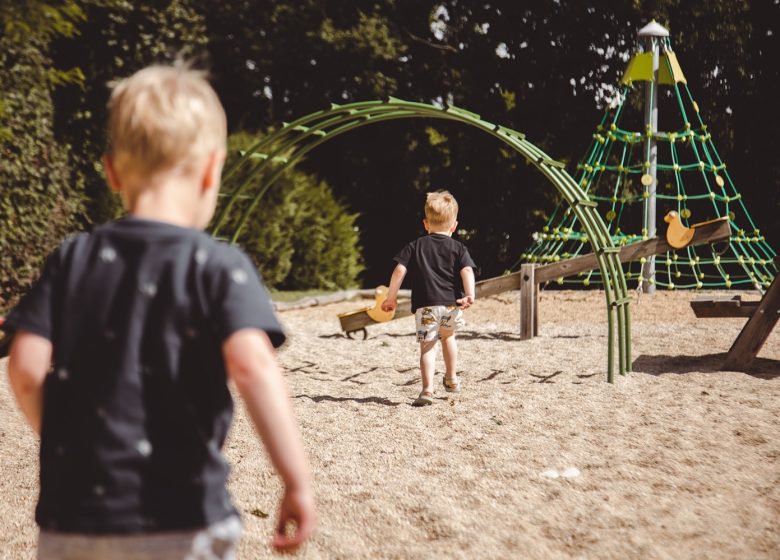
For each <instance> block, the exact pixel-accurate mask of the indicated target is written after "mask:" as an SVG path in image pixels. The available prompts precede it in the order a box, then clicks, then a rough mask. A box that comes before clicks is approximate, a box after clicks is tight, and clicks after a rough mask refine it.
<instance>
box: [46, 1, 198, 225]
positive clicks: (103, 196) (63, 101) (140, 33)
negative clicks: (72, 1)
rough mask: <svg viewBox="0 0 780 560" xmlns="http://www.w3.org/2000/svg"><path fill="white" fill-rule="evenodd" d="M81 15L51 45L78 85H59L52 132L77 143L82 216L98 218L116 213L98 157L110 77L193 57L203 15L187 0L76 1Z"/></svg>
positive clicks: (97, 220) (103, 146)
mask: <svg viewBox="0 0 780 560" xmlns="http://www.w3.org/2000/svg"><path fill="white" fill-rule="evenodd" d="M78 4H79V6H80V9H81V10H82V12H83V14H84V18H83V20H82V21H80V22H79V23H78V26H77V32H78V36H77V37H75V38H62V39H60V40H59V41H57V42H56V43H55V49H54V51H55V61H56V63H57V66H60V67H75V68H77V69H78V71H79V72H80V73H81V75H82V76H83V77H84V78H83V80H82V81H81V83H80V84H77V85H73V86H71V87H65V88H60V89H59V90H58V91H57V92H56V95H55V101H56V103H57V105H58V107H60V108H61V109H62V110H61V111H59V112H58V114H57V120H56V123H55V124H56V131H57V134H58V136H59V137H61V138H63V140H64V141H66V142H68V143H71V144H73V145H74V146H78V151H77V152H75V153H74V154H73V158H74V162H75V165H74V172H75V174H76V176H77V177H78V180H79V181H80V182H82V183H83V184H84V190H85V192H86V193H87V196H88V204H87V217H88V220H89V221H90V222H94V223H102V222H105V221H106V220H109V219H112V218H114V217H116V216H117V215H118V214H119V213H120V212H121V207H120V205H119V202H118V199H117V198H116V197H115V196H114V195H112V194H111V193H110V192H109V190H108V189H107V188H106V185H105V180H104V178H103V169H102V166H101V164H100V158H101V156H102V154H103V153H104V152H105V150H106V140H105V125H106V121H107V111H106V104H107V102H108V95H109V88H108V86H107V84H108V83H109V82H111V81H112V80H114V79H117V78H123V77H126V76H129V75H130V74H132V73H133V72H135V71H136V70H139V69H141V68H143V67H144V66H147V65H149V64H152V63H155V62H157V63H160V62H166V61H171V60H173V59H174V58H175V57H176V56H178V55H181V56H184V57H194V56H195V55H196V54H197V53H198V49H199V48H202V47H203V46H204V45H205V43H206V37H205V28H204V24H203V17H202V16H201V15H200V14H199V13H198V12H197V11H196V10H195V9H194V8H193V7H192V4H193V2H190V1H189V0H168V1H165V2H159V3H146V2H131V1H129V0H79V1H78Z"/></svg>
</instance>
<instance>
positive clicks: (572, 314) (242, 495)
mask: <svg viewBox="0 0 780 560" xmlns="http://www.w3.org/2000/svg"><path fill="white" fill-rule="evenodd" d="M693 297H694V294H691V293H680V292H672V293H669V292H665V293H658V294H657V295H655V296H653V297H648V296H644V297H643V298H642V300H641V302H639V303H638V304H636V305H633V306H632V312H633V318H634V333H633V343H634V372H633V373H631V374H630V375H628V376H626V377H623V378H618V379H617V381H616V383H615V384H614V385H609V384H607V383H606V373H605V371H606V313H605V311H604V309H605V304H604V298H603V294H602V293H599V292H566V291H564V292H543V293H542V297H541V311H540V313H541V336H539V337H538V338H536V339H534V340H532V341H520V340H519V334H518V326H517V325H518V323H519V303H518V298H519V294H517V293H507V294H503V295H501V296H498V297H493V298H489V299H486V300H483V301H479V302H477V304H476V305H475V306H474V307H473V308H472V309H471V310H469V311H468V312H467V320H468V321H469V324H468V326H467V327H466V329H465V331H464V332H463V333H462V335H461V336H460V349H461V361H460V364H461V365H460V368H459V369H461V370H462V377H463V380H464V381H463V387H464V390H463V392H462V393H460V394H458V395H455V396H452V395H449V396H445V393H444V392H443V391H442V390H441V389H439V390H438V391H437V394H436V398H435V403H434V405H433V406H430V407H426V408H422V409H416V408H412V407H411V406H410V404H411V402H412V400H413V398H414V397H415V396H416V395H417V393H418V391H419V382H418V369H417V359H418V356H417V345H416V342H415V340H414V338H413V334H412V332H413V330H414V323H413V319H411V318H405V319H402V320H398V321H393V322H391V323H387V324H383V325H379V326H375V327H372V328H370V329H369V338H368V340H366V341H365V342H363V341H355V340H348V339H346V338H345V337H344V336H342V335H341V334H340V330H339V324H338V321H337V319H336V314H337V313H339V312H342V311H345V310H350V309H354V308H355V307H360V306H361V305H365V304H364V303H363V302H345V303H339V304H333V305H328V306H323V307H318V308H310V309H305V310H300V311H287V312H284V313H282V314H281V317H282V320H283V322H284V323H285V325H286V327H287V329H288V331H289V334H290V342H289V343H288V344H287V345H286V347H285V348H284V349H283V350H282V351H281V352H280V360H281V362H282V364H283V365H284V368H285V370H286V375H287V379H288V382H289V385H290V390H291V394H292V397H293V403H294V406H295V410H296V413H297V416H298V419H299V421H300V424H301V429H302V431H303V436H304V439H305V442H306V447H307V449H308V451H309V453H310V457H311V461H312V466H313V469H314V473H315V477H316V479H315V484H316V492H317V499H318V504H319V514H320V525H319V530H318V533H317V535H316V537H315V538H314V540H313V541H312V542H311V543H310V544H309V545H307V547H306V548H305V549H303V550H302V551H301V552H300V553H299V557H301V558H328V559H331V558H644V559H654V558H675V559H678V558H750V559H759V558H775V559H777V558H780V436H778V434H780V398H778V397H780V332H777V331H776V332H774V333H773V334H772V335H771V336H770V338H769V340H768V342H767V344H766V346H765V347H764V349H763V351H762V352H761V354H760V355H759V359H758V360H757V362H756V364H755V366H754V367H753V369H752V370H751V371H750V372H748V373H738V372H719V371H717V368H718V365H719V363H720V362H721V360H722V359H723V358H724V356H725V352H726V351H727V350H728V349H729V347H730V345H731V343H732V342H733V340H734V338H735V337H736V335H737V333H738V332H739V330H740V329H741V327H742V325H743V323H744V319H700V320H697V319H696V318H695V317H694V315H693V313H692V312H691V311H690V308H689V306H688V301H689V300H690V299H691V298H693ZM438 360H439V361H438V366H439V373H438V374H437V377H436V383H437V384H438V385H439V387H440V384H441V379H442V378H441V368H442V367H443V363H442V360H441V356H440V355H439V358H438ZM5 365H6V362H5V360H3V361H0V371H2V375H0V378H1V381H0V454H2V463H1V464H2V466H1V467H0V469H1V470H0V488H1V489H2V491H1V492H0V558H3V559H5V558H8V559H31V558H34V555H35V553H34V543H35V540H36V538H37V530H36V528H35V526H34V525H33V523H32V512H33V508H34V504H35V499H36V492H37V489H36V487H37V482H36V476H37V467H36V464H37V463H36V440H35V438H34V437H33V435H32V433H31V432H30V430H29V429H28V428H27V427H26V426H25V425H23V424H22V421H21V418H20V415H19V413H18V412H17V411H16V409H15V407H14V405H13V402H12V400H11V397H10V394H9V391H8V383H7V378H6V376H5V375H4V373H5ZM239 409H240V407H239ZM227 454H228V456H229V458H230V460H231V462H232V464H233V465H234V469H233V476H232V482H231V491H232V493H233V495H234V497H235V501H236V504H237V505H238V507H239V508H240V510H241V512H242V515H243V518H244V522H245V525H246V536H245V538H244V540H243V542H242V544H241V549H240V555H239V558H247V559H249V558H251V559H257V558H270V557H272V556H273V555H272V554H271V552H270V550H269V548H268V546H267V544H266V543H267V541H268V538H269V536H270V533H271V531H272V527H273V522H274V517H275V508H276V501H277V498H278V495H279V482H278V479H277V478H276V477H275V476H274V475H273V473H272V471H271V470H270V468H269V464H268V461H267V458H266V457H265V455H264V452H263V450H262V447H261V446H260V445H259V443H258V442H257V440H256V438H255V436H254V435H253V432H252V429H251V427H250V425H249V424H248V423H247V420H246V417H245V415H244V414H243V410H239V413H238V416H237V421H236V423H235V424H234V427H233V430H232V432H231V435H230V438H229V440H228V444H227ZM570 467H574V468H576V469H577V470H578V471H579V475H578V476H575V477H572V478H564V477H559V478H547V477H545V476H543V474H542V473H545V472H547V471H551V470H554V471H557V472H558V473H561V472H564V471H565V470H566V469H569V468H570Z"/></svg>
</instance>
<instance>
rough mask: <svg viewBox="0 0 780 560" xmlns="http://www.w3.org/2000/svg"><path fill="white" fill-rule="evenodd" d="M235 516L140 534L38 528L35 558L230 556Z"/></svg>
mask: <svg viewBox="0 0 780 560" xmlns="http://www.w3.org/2000/svg"><path fill="white" fill-rule="evenodd" d="M241 533H242V526H241V520H240V519H239V518H238V517H235V516H234V517H228V518H227V519H225V520H223V521H220V522H218V523H214V524H213V525H210V526H209V527H206V528H205V529H200V530H196V531H180V532H170V533H144V534H142V535H80V534H75V533H55V532H51V531H41V534H40V536H39V537H38V560H163V559H164V560H233V559H234V558H235V557H236V545H237V544H238V541H239V540H240V539H241Z"/></svg>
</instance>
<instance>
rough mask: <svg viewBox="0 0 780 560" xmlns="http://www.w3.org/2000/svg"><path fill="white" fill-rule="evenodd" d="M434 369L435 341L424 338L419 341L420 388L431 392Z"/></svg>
mask: <svg viewBox="0 0 780 560" xmlns="http://www.w3.org/2000/svg"><path fill="white" fill-rule="evenodd" d="M435 371H436V341H435V340H426V341H424V342H421V343H420V377H422V390H423V391H430V392H431V393H432V392H433V374H434V372H435Z"/></svg>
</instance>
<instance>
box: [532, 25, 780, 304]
mask: <svg viewBox="0 0 780 560" xmlns="http://www.w3.org/2000/svg"><path fill="white" fill-rule="evenodd" d="M662 46H663V49H664V51H665V52H666V53H672V52H673V51H672V48H671V43H670V41H669V39H668V38H665V39H663V42H662ZM670 58H672V57H671V56H665V57H662V58H661V61H662V62H661V64H665V65H666V66H667V70H668V72H669V74H674V72H673V69H672V64H671V62H670ZM674 61H675V63H676V57H675V58H674ZM650 84H651V85H650V87H659V86H658V84H656V83H654V82H652V81H651V82H650ZM669 87H670V88H671V89H670V94H669V95H668V97H672V98H673V99H674V101H676V106H677V111H674V113H676V114H675V115H670V114H668V113H665V114H663V115H662V118H663V120H664V122H667V123H671V122H673V121H674V119H675V118H676V119H678V123H679V124H678V126H677V128H676V130H672V131H670V132H657V133H655V134H653V133H652V132H651V130H650V128H649V127H646V128H645V130H641V131H636V130H627V129H626V128H627V127H626V128H624V127H623V126H622V125H621V120H623V121H626V120H628V118H627V117H624V113H625V112H627V111H626V110H625V109H627V108H628V105H629V103H628V102H627V100H628V97H629V94H631V93H632V90H633V87H632V85H631V83H628V84H626V85H624V87H623V88H622V91H621V92H620V95H619V98H618V103H617V104H616V106H614V107H610V108H608V109H607V110H606V111H605V113H604V116H603V118H602V120H601V122H600V123H599V125H598V126H597V127H596V132H595V133H594V134H593V139H592V141H591V143H590V146H589V148H588V151H587V153H586V155H585V157H584V159H583V160H582V161H581V162H580V163H579V164H578V165H577V172H576V174H575V179H576V181H577V183H578V184H579V186H580V187H581V188H582V189H583V190H584V191H585V192H587V193H588V196H589V197H590V199H591V200H593V201H596V202H598V205H599V210H600V211H601V213H602V216H603V217H604V220H605V222H606V223H607V226H608V230H609V234H610V235H611V236H612V240H613V242H614V243H615V245H617V246H623V245H626V244H629V243H634V242H637V241H642V240H645V239H647V238H648V232H647V231H646V229H645V228H644V224H645V223H646V221H645V218H646V213H647V208H648V205H647V200H648V198H649V196H650V195H649V192H648V188H647V186H646V185H645V184H644V183H643V181H642V178H643V177H644V176H645V174H646V173H647V170H648V168H649V167H650V151H649V150H650V143H649V142H648V141H647V140H648V139H649V138H654V139H655V141H656V145H657V150H658V158H657V182H656V185H657V191H656V200H657V205H658V208H659V216H660V217H662V216H663V214H665V213H666V212H668V211H670V210H676V211H677V212H678V214H679V215H680V217H681V218H682V221H683V224H684V225H686V226H688V225H691V224H695V223H698V222H703V221H706V220H710V219H713V218H720V217H724V216H728V218H729V225H730V227H731V232H732V234H731V237H730V239H729V241H728V242H723V243H722V244H715V245H713V246H707V245H704V246H699V247H687V248H684V249H680V250H678V251H673V252H668V253H666V254H662V255H658V256H657V257H656V261H655V263H656V274H655V277H654V278H649V279H647V281H648V282H650V283H655V284H656V285H657V286H659V287H663V288H668V289H677V288H693V289H702V288H742V289H750V288H756V289H759V290H763V289H765V288H766V287H768V286H769V284H770V283H771V281H772V279H773V278H774V276H775V274H777V268H776V266H775V264H774V262H773V258H774V257H775V256H776V253H775V251H774V250H773V249H772V248H771V247H770V246H769V244H768V243H767V242H766V239H765V238H764V236H763V235H762V234H761V231H760V229H759V228H758V226H757V225H756V224H755V222H754V221H753V219H752V218H751V216H750V213H749V212H748V210H747V206H746V205H745V202H744V201H743V199H742V196H741V195H740V193H739V192H738V191H737V188H736V186H735V184H734V180H733V179H732V177H731V175H730V174H729V171H728V169H727V167H726V164H725V162H724V161H723V159H722V158H721V157H720V154H719V153H718V151H717V149H716V148H715V144H714V142H713V141H712V135H711V134H710V132H709V131H708V128H707V124H706V123H705V122H704V120H703V119H702V116H701V113H700V111H699V107H698V104H697V103H696V102H695V101H694V98H693V95H692V93H691V91H690V89H689V88H688V85H687V83H685V80H684V78H683V79H682V80H680V81H674V80H672V81H671V84H670V85H669ZM642 89H644V88H642ZM691 117H692V120H691ZM647 178H649V175H648V176H647ZM662 212H663V213H662ZM664 225H665V224H659V226H658V231H657V235H661V236H662V235H664V232H665V227H662V226H664ZM534 238H535V242H534V244H533V245H532V246H531V247H530V248H529V249H528V250H527V251H526V252H525V253H523V254H522V255H521V261H524V262H535V263H541V264H546V263H551V262H557V261H560V260H565V259H569V258H572V257H576V256H578V255H580V254H585V253H587V252H588V250H589V244H588V239H587V235H585V234H584V233H583V231H582V228H581V226H580V224H579V223H578V220H577V217H576V216H574V215H573V214H572V212H571V209H570V208H568V207H567V205H566V204H563V203H561V204H559V205H558V207H557V208H556V209H555V211H554V212H553V213H552V214H551V216H550V218H549V219H548V221H547V223H546V224H545V226H544V227H543V229H542V231H541V232H538V233H536V234H535V235H534ZM644 262H645V260H644V259H642V260H641V261H636V262H632V263H628V264H626V265H625V275H626V279H627V280H628V281H629V282H630V283H633V282H638V285H641V284H642V281H643V278H642V267H643V264H644ZM557 282H558V284H561V285H564V284H569V285H571V284H576V285H580V286H582V285H584V286H593V285H602V279H601V276H600V272H599V271H598V270H593V271H590V272H585V273H582V274H580V275H579V276H575V277H571V278H560V279H558V280H557ZM637 287H638V286H637Z"/></svg>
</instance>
